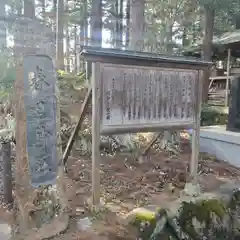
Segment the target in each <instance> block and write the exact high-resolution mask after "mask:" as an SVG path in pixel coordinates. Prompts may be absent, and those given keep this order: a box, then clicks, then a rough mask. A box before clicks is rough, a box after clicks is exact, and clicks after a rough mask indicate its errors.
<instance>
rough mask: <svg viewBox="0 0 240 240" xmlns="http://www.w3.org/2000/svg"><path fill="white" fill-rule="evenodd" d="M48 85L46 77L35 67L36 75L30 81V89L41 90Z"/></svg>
mask: <svg viewBox="0 0 240 240" xmlns="http://www.w3.org/2000/svg"><path fill="white" fill-rule="evenodd" d="M49 85H50V84H49V83H48V82H47V81H46V75H45V74H44V71H43V69H42V68H41V67H39V66H37V67H36V74H34V76H33V77H32V79H31V82H30V87H33V88H34V89H35V90H42V89H44V86H49Z"/></svg>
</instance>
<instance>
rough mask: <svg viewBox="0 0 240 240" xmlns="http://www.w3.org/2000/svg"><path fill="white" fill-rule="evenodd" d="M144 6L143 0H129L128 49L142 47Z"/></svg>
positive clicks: (141, 48)
mask: <svg viewBox="0 0 240 240" xmlns="http://www.w3.org/2000/svg"><path fill="white" fill-rule="evenodd" d="M144 7H145V0H131V5H130V16H131V21H130V49H132V50H138V51H141V50H143V48H144V22H145V21H144Z"/></svg>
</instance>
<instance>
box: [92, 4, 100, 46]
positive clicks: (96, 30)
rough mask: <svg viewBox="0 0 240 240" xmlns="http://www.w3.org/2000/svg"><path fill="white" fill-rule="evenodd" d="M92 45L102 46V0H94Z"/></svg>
mask: <svg viewBox="0 0 240 240" xmlns="http://www.w3.org/2000/svg"><path fill="white" fill-rule="evenodd" d="M91 46H94V47H101V46H102V0H92V10H91Z"/></svg>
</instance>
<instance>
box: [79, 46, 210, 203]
mask: <svg viewBox="0 0 240 240" xmlns="http://www.w3.org/2000/svg"><path fill="white" fill-rule="evenodd" d="M81 54H82V56H83V57H84V58H85V60H89V61H91V62H93V63H94V64H93V76H92V168H93V169H92V184H93V187H92V188H93V189H92V194H93V195H92V201H93V204H94V205H97V204H99V202H100V152H99V144H100V141H99V139H100V134H108V135H110V134H121V133H134V132H144V131H148V132H149V131H152V132H154V131H156V132H159V131H162V130H170V129H171V130H172V129H188V128H192V129H193V137H192V149H193V152H192V160H191V164H190V174H191V175H192V176H193V177H194V178H195V177H196V175H197V166H198V156H199V133H200V112H201V95H202V83H201V78H200V73H201V71H202V70H205V69H207V68H209V67H210V65H211V63H209V62H204V61H201V60H197V59H186V58H181V57H168V56H161V55H157V54H150V53H140V52H131V51H123V50H113V49H103V48H92V47H86V48H84V49H83V51H82V53H81Z"/></svg>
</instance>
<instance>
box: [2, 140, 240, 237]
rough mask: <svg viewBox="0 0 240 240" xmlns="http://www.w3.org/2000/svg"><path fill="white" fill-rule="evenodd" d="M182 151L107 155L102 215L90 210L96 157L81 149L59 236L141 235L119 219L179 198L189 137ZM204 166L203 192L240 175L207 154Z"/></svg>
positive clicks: (72, 165)
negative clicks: (87, 220) (87, 227)
mask: <svg viewBox="0 0 240 240" xmlns="http://www.w3.org/2000/svg"><path fill="white" fill-rule="evenodd" d="M181 149H182V152H181V153H179V154H178V155H170V154H169V153H166V152H155V151H154V150H152V151H151V152H150V153H149V157H146V158H145V159H144V161H143V162H139V161H138V159H136V157H135V156H133V154H130V153H128V154H118V155H116V156H106V155H102V157H101V194H102V200H103V202H104V203H107V206H108V210H107V209H105V210H104V211H103V212H101V213H100V214H96V215H94V214H92V213H91V214H90V212H89V211H88V207H87V205H86V202H87V201H88V199H89V198H90V196H91V167H92V166H91V160H89V159H86V158H84V157H80V156H79V153H78V152H77V151H75V152H74V153H73V154H72V156H70V157H69V159H68V162H67V168H68V173H67V175H68V179H67V181H68V182H67V184H68V198H69V214H70V216H71V219H70V224H69V228H68V229H67V231H66V232H65V233H63V234H60V236H57V237H56V238H54V239H59V240H81V239H82V240H83V239H84V240H91V239H94V240H107V239H109V240H110V239H111V240H114V239H116V240H117V239H118V240H120V239H122V240H128V239H129V240H130V239H135V236H136V235H135V234H136V233H135V231H134V230H133V229H126V228H125V227H124V226H123V225H122V223H120V222H119V216H120V215H121V216H123V215H124V214H127V213H129V211H131V210H132V209H134V208H136V207H139V206H146V205H148V206H149V205H154V206H161V207H164V206H166V205H167V204H169V202H171V201H172V200H174V199H176V198H177V197H178V196H179V193H180V191H181V190H182V189H183V188H184V184H185V182H186V181H187V179H188V176H187V172H188V169H189V160H190V157H191V150H190V147H189V143H188V140H186V139H184V141H183V143H182V145H181ZM198 169H199V183H200V185H201V187H202V190H203V191H212V190H214V189H216V188H218V187H219V186H220V185H221V184H223V183H225V182H229V181H233V180H236V179H239V178H240V169H238V168H236V167H234V166H231V165H230V164H228V163H226V162H223V161H219V160H217V159H215V158H213V157H211V156H208V155H206V154H201V156H200V161H199V168H198ZM0 210H1V211H0V214H1V216H5V217H4V218H6V219H7V220H6V221H8V222H9V219H11V218H10V217H9V216H8V215H9V212H8V213H7V214H6V211H5V210H4V209H0ZM87 216H91V218H93V219H94V221H93V226H94V230H95V231H94V232H91V233H89V232H83V231H82V230H81V229H80V228H79V223H78V222H79V219H81V218H83V217H87Z"/></svg>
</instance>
